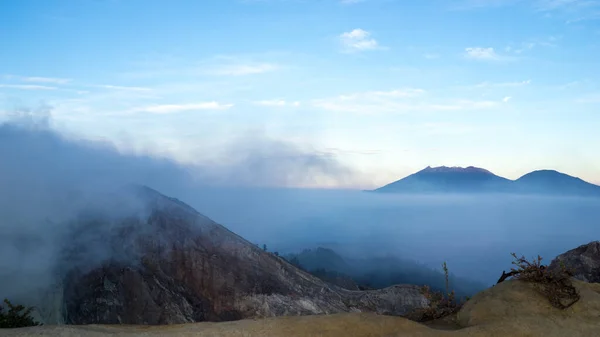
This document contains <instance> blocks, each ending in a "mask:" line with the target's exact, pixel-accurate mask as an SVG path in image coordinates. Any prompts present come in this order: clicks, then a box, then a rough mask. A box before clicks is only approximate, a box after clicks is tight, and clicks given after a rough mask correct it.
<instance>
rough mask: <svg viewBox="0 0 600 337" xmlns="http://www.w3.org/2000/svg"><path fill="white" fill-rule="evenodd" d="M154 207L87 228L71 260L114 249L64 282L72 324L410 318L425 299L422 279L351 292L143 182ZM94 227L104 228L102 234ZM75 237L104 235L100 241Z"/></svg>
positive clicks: (72, 272) (68, 257) (69, 255)
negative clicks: (109, 225) (355, 314)
mask: <svg viewBox="0 0 600 337" xmlns="http://www.w3.org/2000/svg"><path fill="white" fill-rule="evenodd" d="M140 193H141V196H142V197H143V198H144V200H145V201H146V202H147V203H148V205H149V209H150V211H149V212H148V213H147V214H145V215H144V216H138V217H132V218H131V219H126V220H124V221H123V222H122V223H121V224H120V225H119V226H115V227H114V229H111V231H109V232H108V233H107V232H106V230H105V229H104V228H103V227H102V226H103V225H102V224H101V223H99V224H97V225H90V226H85V227H83V228H84V230H83V231H79V232H77V233H76V234H75V236H76V237H74V238H73V240H72V242H77V243H79V242H86V243H85V244H79V245H77V244H74V245H73V246H72V247H69V249H67V253H66V255H65V259H66V261H67V262H68V261H86V260H89V259H90V258H91V257H90V256H92V255H94V254H96V255H97V254H98V253H97V252H98V251H99V250H101V251H104V250H102V249H101V248H103V249H108V250H109V251H110V252H111V254H109V256H110V257H111V258H110V259H107V260H105V261H103V262H102V263H101V266H100V267H93V268H86V266H85V265H84V264H78V267H76V268H72V269H71V270H69V271H68V273H67V276H66V277H65V282H64V305H65V311H66V322H67V323H72V324H93V323H123V324H172V323H188V322H199V321H227V320H237V319H242V318H251V317H265V316H287V315H311V314H331V313H340V312H352V311H368V312H378V313H384V314H394V315H402V314H405V313H407V312H409V311H411V310H413V309H415V308H420V307H423V306H425V305H427V300H426V299H425V297H424V296H423V295H422V294H421V293H420V292H419V289H418V287H416V286H396V287H390V288H387V289H382V290H372V291H350V290H347V289H342V288H340V287H337V286H335V285H331V284H328V283H326V282H324V281H322V280H320V279H318V278H316V277H313V276H312V275H310V274H308V273H306V272H303V271H301V270H299V269H298V268H296V267H294V266H293V265H291V264H289V263H288V262H287V261H285V260H284V259H282V258H280V257H278V256H275V255H273V254H270V253H267V252H264V251H263V250H261V249H259V248H258V247H256V246H255V245H253V244H251V243H250V242H248V241H246V240H244V239H243V238H241V237H240V236H238V235H236V234H234V233H232V232H230V231H229V230H227V229H226V228H225V227H223V226H221V225H219V224H217V223H215V222H213V221H212V220H210V219H208V218H206V217H204V216H202V215H201V214H199V213H198V212H196V211H195V210H193V209H192V208H191V207H189V206H187V205H185V204H183V203H181V202H179V201H177V200H174V199H170V198H167V197H165V196H163V195H161V194H159V193H158V192H155V191H152V190H149V189H145V188H144V189H142V190H141V192H140ZM94 231H98V232H97V233H96V232H94ZM77 235H79V236H83V237H90V238H98V237H99V239H97V240H96V241H94V244H89V243H88V242H87V241H83V240H81V239H78V237H77Z"/></svg>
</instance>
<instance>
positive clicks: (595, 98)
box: [575, 93, 600, 104]
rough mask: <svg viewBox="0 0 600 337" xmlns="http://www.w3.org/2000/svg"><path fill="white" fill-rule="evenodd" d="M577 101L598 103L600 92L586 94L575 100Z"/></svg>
mask: <svg viewBox="0 0 600 337" xmlns="http://www.w3.org/2000/svg"><path fill="white" fill-rule="evenodd" d="M575 102H577V103H592V104H595V103H600V93H595V94H588V95H585V96H582V97H580V98H578V99H577V100H575Z"/></svg>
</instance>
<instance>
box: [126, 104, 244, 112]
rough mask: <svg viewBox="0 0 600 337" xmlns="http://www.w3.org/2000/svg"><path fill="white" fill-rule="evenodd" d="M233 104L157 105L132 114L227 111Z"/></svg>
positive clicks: (134, 110)
mask: <svg viewBox="0 0 600 337" xmlns="http://www.w3.org/2000/svg"><path fill="white" fill-rule="evenodd" d="M231 107H233V104H221V103H218V102H214V101H213V102H202V103H193V104H157V105H151V106H146V107H140V108H135V109H132V110H131V111H132V112H148V113H153V114H170V113H177V112H183V111H191V110H226V109H229V108H231Z"/></svg>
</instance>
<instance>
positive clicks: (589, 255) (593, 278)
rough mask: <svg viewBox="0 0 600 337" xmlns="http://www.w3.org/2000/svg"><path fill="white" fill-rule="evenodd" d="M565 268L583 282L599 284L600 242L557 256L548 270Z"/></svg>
mask: <svg viewBox="0 0 600 337" xmlns="http://www.w3.org/2000/svg"><path fill="white" fill-rule="evenodd" d="M561 264H563V265H565V266H567V267H568V268H569V269H570V270H571V271H572V272H573V277H575V278H576V279H578V280H581V281H584V282H596V283H597V282H600V241H593V242H590V243H588V244H585V245H581V246H579V247H577V248H575V249H571V250H569V251H568V252H565V253H563V254H560V255H559V256H557V257H556V258H555V259H554V260H553V261H552V262H551V263H550V265H549V266H548V268H549V269H550V270H554V269H559V268H561Z"/></svg>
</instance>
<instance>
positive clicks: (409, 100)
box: [312, 89, 500, 114]
mask: <svg viewBox="0 0 600 337" xmlns="http://www.w3.org/2000/svg"><path fill="white" fill-rule="evenodd" d="M426 96H428V95H426V92H425V91H424V90H422V89H402V90H390V91H368V92H362V93H353V94H349V95H340V96H337V97H330V98H325V99H318V100H313V101H312V104H313V106H314V107H317V108H320V109H323V110H327V111H333V112H350V113H361V114H363V113H366V114H369V113H405V112H412V111H457V110H478V109H488V108H493V107H495V106H497V105H498V104H499V103H500V101H491V100H470V99H451V100H440V99H435V98H434V97H426Z"/></svg>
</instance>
